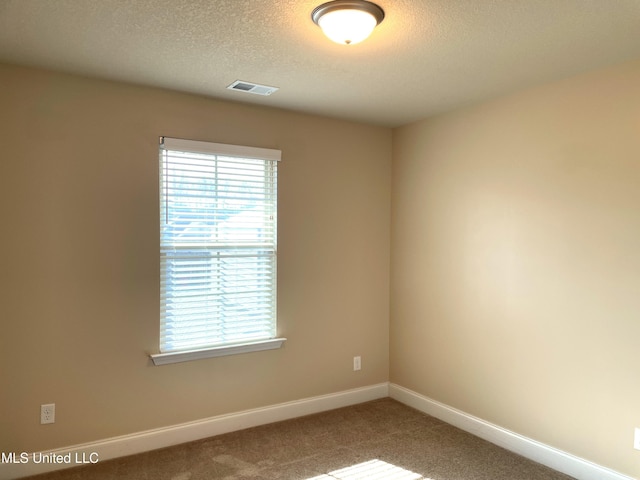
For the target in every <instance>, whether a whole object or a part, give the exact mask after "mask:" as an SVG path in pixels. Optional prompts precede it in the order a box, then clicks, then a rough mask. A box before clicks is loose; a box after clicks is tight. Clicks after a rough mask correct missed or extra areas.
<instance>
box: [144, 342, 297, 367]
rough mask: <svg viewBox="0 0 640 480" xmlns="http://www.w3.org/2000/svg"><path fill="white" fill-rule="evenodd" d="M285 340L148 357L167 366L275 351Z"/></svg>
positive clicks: (156, 363) (157, 363) (158, 363)
mask: <svg viewBox="0 0 640 480" xmlns="http://www.w3.org/2000/svg"><path fill="white" fill-rule="evenodd" d="M286 340H287V339H286V338H281V337H280V338H272V339H269V340H261V341H258V342H251V343H239V344H237V345H224V346H220V347H209V348H201V349H199V350H184V351H181V352H167V353H154V354H151V355H149V356H150V357H151V360H152V361H153V364H154V365H167V364H171V363H180V362H189V361H191V360H201V359H204V358H214V357H223V356H226V355H237V354H240V353H251V352H260V351H263V350H275V349H278V348H280V347H282V345H283V344H284V342H285V341H286Z"/></svg>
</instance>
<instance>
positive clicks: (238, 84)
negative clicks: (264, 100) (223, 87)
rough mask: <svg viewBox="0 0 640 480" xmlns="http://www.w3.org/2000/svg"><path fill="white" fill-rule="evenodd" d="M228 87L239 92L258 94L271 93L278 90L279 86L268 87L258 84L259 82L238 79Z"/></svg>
mask: <svg viewBox="0 0 640 480" xmlns="http://www.w3.org/2000/svg"><path fill="white" fill-rule="evenodd" d="M227 88H228V89H229V90H236V91H238V92H247V93H255V94H256V95H271V94H272V93H273V92H276V91H277V90H278V87H268V86H266V85H258V84H257V83H251V82H244V81H242V80H236V81H235V82H233V83H232V84H231V85H229V86H228V87H227Z"/></svg>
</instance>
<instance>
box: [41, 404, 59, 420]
mask: <svg viewBox="0 0 640 480" xmlns="http://www.w3.org/2000/svg"><path fill="white" fill-rule="evenodd" d="M55 422H56V404H55V403H47V404H46V405H40V423H41V424H42V425H44V424H45V423H55Z"/></svg>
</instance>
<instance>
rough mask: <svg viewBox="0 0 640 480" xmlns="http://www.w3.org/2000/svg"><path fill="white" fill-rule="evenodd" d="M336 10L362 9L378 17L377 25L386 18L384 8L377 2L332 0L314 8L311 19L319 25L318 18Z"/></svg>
mask: <svg viewBox="0 0 640 480" xmlns="http://www.w3.org/2000/svg"><path fill="white" fill-rule="evenodd" d="M334 10H361V11H363V12H367V13H370V14H371V15H373V17H374V18H375V19H376V24H377V25H380V22H382V20H384V10H382V8H380V7H379V6H378V5H376V4H375V3H372V2H367V1H366V0H333V1H332V2H327V3H323V4H322V5H318V6H317V7H316V8H314V9H313V12H311V19H312V20H313V23H315V24H316V25H318V26H319V25H320V24H319V23H318V20H320V18H321V17H322V16H323V15H326V14H327V13H329V12H333V11H334Z"/></svg>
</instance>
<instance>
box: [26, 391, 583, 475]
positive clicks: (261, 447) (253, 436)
mask: <svg viewBox="0 0 640 480" xmlns="http://www.w3.org/2000/svg"><path fill="white" fill-rule="evenodd" d="M31 478H33V479H38V480H45V479H46V480H54V479H55V480H79V479H89V480H94V479H95V480H106V479H109V480H111V479H130V480H204V479H216V480H217V479H220V480H279V479H283V480H285V479H286V480H336V479H339V480H361V479H362V480H363V479H377V480H422V479H425V480H485V479H486V480H569V479H570V478H571V477H568V476H567V475H563V474H561V473H558V472H555V471H553V470H551V469H549V468H547V467H544V466H542V465H539V464H536V463H534V462H531V461H530V460H527V459H525V458H523V457H520V456H518V455H516V454H513V453H511V452H508V451H506V450H504V449H502V448H499V447H496V446H495V445H492V444H490V443H488V442H485V441H484V440H481V439H479V438H477V437H474V436H472V435H470V434H468V433H465V432H463V431H462V430H459V429H457V428H455V427H452V426H450V425H447V424H445V423H443V422H441V421H439V420H437V419H435V418H433V417H430V416H428V415H425V414H423V413H421V412H418V411H417V410H414V409H412V408H409V407H407V406H405V405H403V404H401V403H398V402H396V401H394V400H391V399H388V398H386V399H381V400H376V401H373V402H367V403H363V404H360V405H354V406H351V407H346V408H341V409H338V410H332V411H329V412H324V413H320V414H316V415H310V416H307V417H302V418H297V419H293V420H288V421H284V422H278V423H274V424H270V425H264V426H261V427H255V428H250V429H247V430H242V431H238V432H233V433H228V434H225V435H219V436H216V437H211V438H208V439H204V440H200V441H197V442H191V443H187V444H184V445H178V446H175V447H170V448H164V449H161V450H155V451H153V452H148V453H143V454H140V455H134V456H130V457H125V458H120V459H115V460H109V461H103V462H99V463H97V464H95V465H90V466H87V467H79V468H74V469H70V470H66V471H58V472H53V473H49V474H45V475H39V476H36V477H31Z"/></svg>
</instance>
